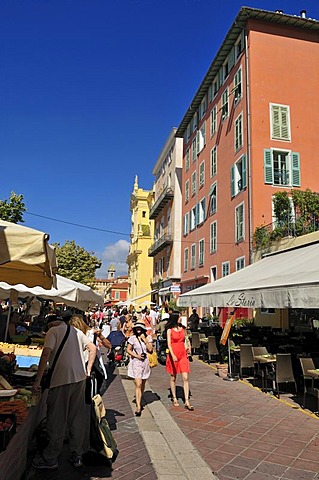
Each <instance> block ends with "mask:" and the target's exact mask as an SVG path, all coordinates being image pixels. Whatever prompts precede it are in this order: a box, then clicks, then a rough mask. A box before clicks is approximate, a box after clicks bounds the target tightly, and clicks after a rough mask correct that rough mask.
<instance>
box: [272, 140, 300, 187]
mask: <svg viewBox="0 0 319 480" xmlns="http://www.w3.org/2000/svg"><path fill="white" fill-rule="evenodd" d="M264 176H265V183H267V184H271V185H283V186H288V187H300V155H299V153H297V152H291V151H287V150H273V149H270V150H268V149H265V150H264Z"/></svg>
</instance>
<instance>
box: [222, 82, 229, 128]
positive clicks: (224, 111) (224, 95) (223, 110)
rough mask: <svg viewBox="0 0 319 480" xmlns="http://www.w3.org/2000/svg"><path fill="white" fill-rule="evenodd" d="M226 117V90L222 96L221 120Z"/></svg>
mask: <svg viewBox="0 0 319 480" xmlns="http://www.w3.org/2000/svg"><path fill="white" fill-rule="evenodd" d="M227 117H228V88H226V90H225V91H224V93H223V94H222V120H225V118H227Z"/></svg>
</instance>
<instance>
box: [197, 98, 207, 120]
mask: <svg viewBox="0 0 319 480" xmlns="http://www.w3.org/2000/svg"><path fill="white" fill-rule="evenodd" d="M206 110H207V101H206V95H205V97H204V98H203V100H202V102H201V104H200V109H199V116H200V118H203V116H204V115H205V113H206Z"/></svg>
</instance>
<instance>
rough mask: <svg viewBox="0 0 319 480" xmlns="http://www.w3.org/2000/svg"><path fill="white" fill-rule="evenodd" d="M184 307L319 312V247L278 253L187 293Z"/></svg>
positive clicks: (315, 244)
mask: <svg viewBox="0 0 319 480" xmlns="http://www.w3.org/2000/svg"><path fill="white" fill-rule="evenodd" d="M178 305H180V306H182V307H232V308H233V307H245V308H287V307H289V308H319V243H312V244H308V245H305V246H300V247H296V248H293V249H289V250H285V251H281V252H276V253H272V254H269V255H267V256H265V257H264V258H263V259H262V260H259V261H258V262H256V263H254V264H252V265H249V266H248V267H246V268H244V269H242V270H239V271H238V272H235V273H232V274H231V275H228V276H227V277H223V278H221V279H219V280H216V281H214V282H212V283H209V284H207V285H204V286H202V287H199V288H196V289H194V290H191V291H190V292H187V293H184V294H182V295H180V296H179V298H178Z"/></svg>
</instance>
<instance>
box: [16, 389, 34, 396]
mask: <svg viewBox="0 0 319 480" xmlns="http://www.w3.org/2000/svg"><path fill="white" fill-rule="evenodd" d="M19 395H32V392H31V390H28V389H27V388H20V389H19Z"/></svg>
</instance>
